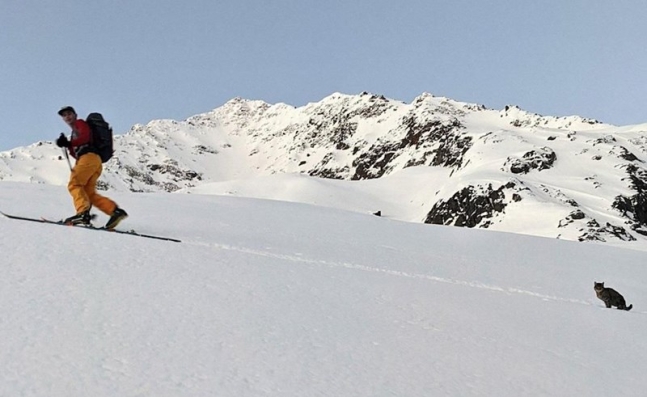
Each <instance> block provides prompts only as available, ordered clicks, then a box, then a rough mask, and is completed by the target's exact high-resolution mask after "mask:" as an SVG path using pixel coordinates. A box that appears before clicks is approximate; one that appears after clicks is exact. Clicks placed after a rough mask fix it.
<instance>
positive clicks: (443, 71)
mask: <svg viewBox="0 0 647 397" xmlns="http://www.w3.org/2000/svg"><path fill="white" fill-rule="evenodd" d="M639 3H640V2H634V1H626V0H625V1H622V0H621V1H614V2H611V1H598V0H567V1H565V0H542V1H533V2H531V1H519V0H501V1H494V0H492V1H489V0H470V1H467V0H452V1H436V0H420V1H418V0H410V1H407V0H403V1H400V2H395V1H393V0H390V1H383V0H373V1H365V0H354V1H346V0H345V1H338V0H330V1H313V0H301V1H297V0H293V1H288V0H274V1H260V0H236V1H229V0H223V1H213V0H183V1H166V0H111V1H106V0H94V1H81V0H58V1H48V0H1V1H0V120H1V121H0V150H8V149H11V148H14V147H17V146H23V145H28V144H31V143H34V142H37V141H40V140H53V139H54V138H55V137H56V136H57V135H58V134H59V133H60V132H62V131H66V130H67V127H66V126H65V125H64V124H63V123H62V121H61V120H60V119H59V117H58V115H57V114H56V111H57V110H58V109H59V108H60V107H61V106H63V105H67V104H70V105H73V106H75V107H76V108H77V110H78V111H79V113H80V114H81V115H85V114H87V113H88V112H90V111H101V112H102V113H103V114H104V115H105V116H106V118H107V119H108V121H110V122H111V123H112V124H113V126H114V129H115V132H116V133H125V132H127V131H128V130H129V129H130V127H131V126H132V125H133V124H135V123H147V122H148V121H150V120H153V119H160V118H171V119H178V120H181V119H185V118H187V117H189V116H191V115H194V114H197V113H202V112H205V111H209V110H211V109H213V108H216V107H218V106H220V105H222V104H223V103H225V102H226V101H227V100H229V99H231V98H233V97H237V96H238V97H243V98H248V99H260V100H264V101H266V102H269V103H276V102H284V103H288V104H291V105H294V106H302V105H305V104H306V103H309V102H316V101H319V100H321V99H322V98H323V97H325V96H328V95H330V94H332V93H333V92H343V93H347V94H357V93H360V92H362V91H369V92H372V93H376V94H382V95H385V96H387V97H389V98H393V99H397V100H402V101H405V102H409V101H411V100H412V99H413V98H415V97H416V96H418V95H419V94H421V93H423V92H430V93H432V94H435V95H439V96H447V97H450V98H453V99H456V100H459V101H465V102H475V103H480V104H483V105H485V106H487V107H489V108H502V107H503V106H505V105H506V104H514V105H519V106H520V107H522V108H524V109H526V110H528V111H532V112H537V113H541V114H546V115H555V116H562V115H571V114H578V115H581V116H584V117H591V118H595V119H598V120H601V121H604V122H608V123H612V124H618V125H623V124H637V123H644V122H647V114H645V110H644V109H645V100H644V98H645V95H646V94H645V87H647V67H645V64H647V47H646V46H645V45H644V39H645V37H647V26H646V25H645V23H644V21H645V20H647V6H645V5H643V4H639Z"/></svg>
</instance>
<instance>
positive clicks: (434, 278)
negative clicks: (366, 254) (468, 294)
mask: <svg viewBox="0 0 647 397" xmlns="http://www.w3.org/2000/svg"><path fill="white" fill-rule="evenodd" d="M192 244H194V245H203V246H208V247H211V248H217V249H222V250H228V251H236V252H241V253H245V254H250V255H257V256H264V257H269V258H275V259H283V260H288V261H292V262H298V263H307V264H312V265H323V266H327V267H332V268H343V269H351V270H361V271H365V272H371V273H383V274H387V275H390V276H396V277H406V278H411V279H421V280H429V281H434V282H438V283H445V284H453V285H461V286H465V287H470V288H479V289H484V290H489V291H494V292H500V293H505V294H519V295H528V296H531V297H534V298H539V299H542V300H548V301H557V302H568V303H576V304H580V305H587V306H591V305H592V303H591V302H590V301H586V300H581V299H571V298H560V297H558V296H554V295H545V294H540V293H537V292H533V291H528V290H523V289H519V288H513V287H508V288H504V287H498V286H495V285H488V284H484V283H481V282H477V281H464V280H455V279H450V278H444V277H438V276H432V275H429V274H422V273H410V272H404V271H400V270H390V269H381V268H379V267H372V266H366V265H359V264H356V263H349V262H332V261H326V260H318V259H308V258H304V257H302V256H300V255H298V254H297V255H290V254H277V253H272V252H268V251H260V250H254V249H250V248H246V247H237V246H233V245H226V244H217V243H192Z"/></svg>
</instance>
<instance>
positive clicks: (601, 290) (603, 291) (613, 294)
mask: <svg viewBox="0 0 647 397" xmlns="http://www.w3.org/2000/svg"><path fill="white" fill-rule="evenodd" d="M593 289H594V290H595V294H596V295H597V296H598V298H600V299H601V300H602V302H604V304H605V305H607V307H608V308H610V307H611V306H615V307H617V308H618V310H627V311H629V310H631V308H632V307H634V305H629V306H627V303H626V302H625V298H624V297H623V296H622V295H620V293H619V292H618V291H616V290H614V289H613V288H605V287H604V282H602V283H598V282H595V281H594V282H593Z"/></svg>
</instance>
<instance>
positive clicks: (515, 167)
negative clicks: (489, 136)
mask: <svg viewBox="0 0 647 397" xmlns="http://www.w3.org/2000/svg"><path fill="white" fill-rule="evenodd" d="M556 160H557V155H556V154H555V152H554V151H553V150H552V149H551V148H549V147H543V148H541V149H537V150H531V151H529V152H526V153H525V154H524V155H523V157H522V158H520V159H519V158H517V159H515V158H508V161H507V162H506V165H509V166H510V172H512V173H513V174H527V173H528V172H530V171H531V170H537V171H542V170H545V169H549V168H551V167H552V166H553V164H554V163H555V161H556Z"/></svg>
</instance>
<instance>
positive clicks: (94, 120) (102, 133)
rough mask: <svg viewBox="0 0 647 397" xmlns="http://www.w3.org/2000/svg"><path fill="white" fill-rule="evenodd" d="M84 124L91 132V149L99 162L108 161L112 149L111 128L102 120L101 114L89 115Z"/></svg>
mask: <svg viewBox="0 0 647 397" xmlns="http://www.w3.org/2000/svg"><path fill="white" fill-rule="evenodd" d="M85 122H86V123H88V126H90V130H91V131H92V147H93V148H94V151H95V152H96V153H97V154H98V155H99V157H101V162H102V163H105V162H106V161H108V160H110V158H111V157H112V154H113V149H112V128H110V125H109V124H108V123H107V122H106V121H105V120H104V119H103V116H102V115H101V113H90V114H88V117H86V119H85Z"/></svg>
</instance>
